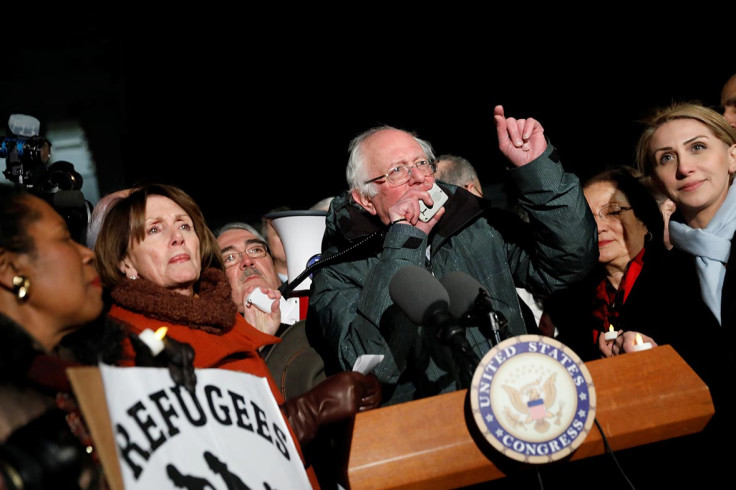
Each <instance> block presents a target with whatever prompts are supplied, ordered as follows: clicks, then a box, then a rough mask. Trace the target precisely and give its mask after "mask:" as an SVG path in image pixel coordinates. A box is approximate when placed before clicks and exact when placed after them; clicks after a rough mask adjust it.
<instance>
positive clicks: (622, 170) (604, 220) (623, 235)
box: [545, 167, 670, 360]
mask: <svg viewBox="0 0 736 490" xmlns="http://www.w3.org/2000/svg"><path fill="white" fill-rule="evenodd" d="M583 194H584V195H585V198H586V200H587V201H588V205H589V206H590V209H591V211H592V212H593V216H594V217H595V221H596V224H597V227H598V252H599V257H598V267H597V268H596V269H595V271H594V273H593V274H592V275H591V276H589V277H588V279H587V280H586V281H583V282H581V283H578V284H576V285H575V286H574V287H572V288H570V289H567V290H565V291H562V292H560V293H556V294H554V295H553V296H552V297H551V298H549V300H548V301H546V302H545V314H546V315H549V318H550V319H551V320H552V322H553V323H554V325H555V326H556V327H557V329H558V332H559V333H558V337H557V338H558V340H560V341H561V342H563V343H564V344H566V345H568V346H569V347H570V348H572V349H573V350H574V351H576V352H577V353H578V355H580V356H581V358H583V359H584V360H592V359H597V358H600V357H601V356H602V355H603V356H610V355H613V354H617V353H619V351H621V349H622V348H623V342H624V340H628V339H629V337H632V336H633V337H632V338H635V335H636V332H641V333H642V337H643V339H642V340H643V341H650V342H653V345H656V342H655V341H654V340H653V339H652V338H651V336H650V335H648V332H651V327H652V326H653V325H654V324H656V323H659V322H658V320H659V319H660V316H659V315H660V312H654V311H652V310H656V308H653V305H654V304H656V303H657V302H658V301H659V300H660V299H659V298H652V293H656V291H661V288H659V287H657V288H656V291H655V290H653V289H652V283H651V281H658V280H659V279H658V277H659V275H660V273H659V270H660V269H661V268H662V262H663V258H664V257H663V256H664V252H665V248H664V241H663V229H664V221H663V219H662V215H661V213H660V211H659V208H658V206H657V203H656V200H655V199H654V197H653V196H652V194H651V193H650V192H649V190H648V188H647V187H645V186H644V184H643V183H642V182H641V181H640V179H639V175H638V173H637V172H636V171H635V170H634V169H633V168H631V167H619V168H614V169H610V170H606V171H603V172H601V173H599V174H596V175H594V176H593V177H591V178H589V179H588V180H587V181H586V182H585V183H584V185H583ZM669 299H670V297H669V295H668V297H667V300H669ZM611 329H612V330H611ZM609 331H614V332H616V333H618V334H619V335H618V337H617V339H616V340H606V338H605V335H604V334H605V333H606V332H609ZM632 342H633V340H632Z"/></svg>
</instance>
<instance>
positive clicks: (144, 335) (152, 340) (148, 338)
mask: <svg viewBox="0 0 736 490" xmlns="http://www.w3.org/2000/svg"><path fill="white" fill-rule="evenodd" d="M167 330H168V329H167V328H166V327H160V328H159V329H158V330H156V331H155V332H154V331H153V330H151V329H150V328H147V329H145V330H144V331H142V332H141V333H140V334H139V335H138V338H139V339H141V340H142V341H143V342H144V343H145V344H146V345H147V346H148V348H149V349H151V353H152V354H153V357H156V356H157V355H159V354H160V353H161V351H162V350H164V337H166V331H167Z"/></svg>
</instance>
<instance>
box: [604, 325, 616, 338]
mask: <svg viewBox="0 0 736 490" xmlns="http://www.w3.org/2000/svg"><path fill="white" fill-rule="evenodd" d="M604 337H605V338H606V340H616V337H618V331H617V330H614V328H613V325H611V326H610V327H608V332H606V333H605V335H604Z"/></svg>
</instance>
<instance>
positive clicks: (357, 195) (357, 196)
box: [352, 189, 377, 215]
mask: <svg viewBox="0 0 736 490" xmlns="http://www.w3.org/2000/svg"><path fill="white" fill-rule="evenodd" d="M352 195H353V199H354V200H355V202H357V203H358V204H360V205H361V206H362V207H363V209H365V210H366V211H368V212H369V213H371V214H373V215H375V214H376V213H377V211H376V207H375V206H374V205H373V202H372V201H371V200H370V199H369V198H367V197H366V196H364V195H363V194H361V192H360V191H359V190H358V189H354V190H353V192H352Z"/></svg>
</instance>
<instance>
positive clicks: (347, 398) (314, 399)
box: [282, 371, 381, 446]
mask: <svg viewBox="0 0 736 490" xmlns="http://www.w3.org/2000/svg"><path fill="white" fill-rule="evenodd" d="M380 403H381V384H380V383H379V382H378V379H377V378H376V377H375V375H373V374H369V375H364V374H361V373H359V372H356V371H343V372H340V373H337V374H335V375H332V376H330V377H329V378H327V379H326V380H324V381H322V382H321V383H319V384H318V385H317V386H315V387H314V388H312V389H311V390H309V391H307V392H306V393H304V394H303V395H300V396H297V397H294V398H290V399H288V400H286V403H284V404H283V406H282V408H283V410H284V413H285V414H286V419H287V420H288V421H289V425H291V428H292V430H293V431H294V435H295V436H296V439H297V440H298V441H299V444H300V445H302V446H304V445H305V444H307V443H309V442H310V441H312V440H313V439H314V438H315V437H317V432H318V431H319V428H320V427H321V426H323V425H326V424H332V423H335V422H340V421H342V420H345V419H347V418H349V417H352V416H354V415H355V414H356V413H357V412H362V411H364V410H369V409H371V408H376V407H378V405H379V404H380Z"/></svg>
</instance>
